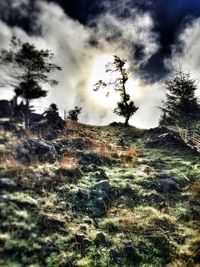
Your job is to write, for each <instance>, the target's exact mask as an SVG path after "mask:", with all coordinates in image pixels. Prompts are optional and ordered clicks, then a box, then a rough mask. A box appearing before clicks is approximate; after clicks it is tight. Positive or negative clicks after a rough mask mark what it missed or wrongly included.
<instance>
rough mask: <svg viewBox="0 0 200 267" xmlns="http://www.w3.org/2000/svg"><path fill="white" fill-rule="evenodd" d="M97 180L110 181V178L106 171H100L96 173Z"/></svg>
mask: <svg viewBox="0 0 200 267" xmlns="http://www.w3.org/2000/svg"><path fill="white" fill-rule="evenodd" d="M96 179H97V180H108V179H109V177H108V176H107V174H106V172H105V171H104V170H100V171H98V172H97V173H96Z"/></svg>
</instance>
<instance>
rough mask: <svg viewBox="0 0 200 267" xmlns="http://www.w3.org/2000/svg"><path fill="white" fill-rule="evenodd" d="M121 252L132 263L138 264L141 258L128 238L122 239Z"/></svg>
mask: <svg viewBox="0 0 200 267" xmlns="http://www.w3.org/2000/svg"><path fill="white" fill-rule="evenodd" d="M123 254H124V255H125V256H126V257H127V259H128V261H129V262H132V263H134V264H138V263H139V262H140V261H141V260H142V258H141V256H140V255H139V254H138V252H137V249H136V248H135V247H134V246H133V244H132V241H130V240H125V241H124V248H123Z"/></svg>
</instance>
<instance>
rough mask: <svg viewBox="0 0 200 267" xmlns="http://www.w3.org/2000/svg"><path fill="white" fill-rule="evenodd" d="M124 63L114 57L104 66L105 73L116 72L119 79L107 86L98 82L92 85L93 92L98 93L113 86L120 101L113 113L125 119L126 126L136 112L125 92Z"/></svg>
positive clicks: (125, 73) (125, 71)
mask: <svg viewBox="0 0 200 267" xmlns="http://www.w3.org/2000/svg"><path fill="white" fill-rule="evenodd" d="M125 63H126V61H125V60H122V59H120V58H119V57H118V56H116V55H115V56H114V60H113V62H111V63H108V65H107V66H106V72H117V73H119V77H118V78H116V80H115V81H114V82H109V83H108V84H107V83H105V82H104V81H102V80H99V81H98V82H97V83H96V84H95V85H94V91H98V90H99V89H100V88H101V87H107V86H113V87H114V89H115V91H117V92H119V94H120V97H121V101H120V102H118V103H117V107H116V108H115V109H114V113H115V114H117V115H119V116H122V117H124V118H125V122H124V125H125V126H127V125H128V122H129V119H130V118H131V116H133V114H134V113H135V112H136V111H137V110H138V107H136V106H135V104H134V102H133V101H132V100H131V99H130V95H129V94H128V93H127V91H126V82H127V81H128V74H127V70H126V68H125V67H124V66H125Z"/></svg>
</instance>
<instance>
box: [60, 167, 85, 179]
mask: <svg viewBox="0 0 200 267" xmlns="http://www.w3.org/2000/svg"><path fill="white" fill-rule="evenodd" d="M56 174H57V175H61V176H64V177H68V178H71V179H79V178H81V177H82V176H83V173H82V171H81V170H80V169H79V168H75V169H66V168H59V169H58V170H57V171H56Z"/></svg>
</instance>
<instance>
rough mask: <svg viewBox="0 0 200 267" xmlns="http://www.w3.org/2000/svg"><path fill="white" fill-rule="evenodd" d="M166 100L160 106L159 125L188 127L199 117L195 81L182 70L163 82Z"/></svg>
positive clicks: (199, 108) (199, 109)
mask: <svg viewBox="0 0 200 267" xmlns="http://www.w3.org/2000/svg"><path fill="white" fill-rule="evenodd" d="M165 89H166V100H165V101H163V107H161V111H162V114H161V118H160V125H165V126H169V125H171V126H180V127H184V128H189V127H191V126H193V125H194V124H195V122H196V121H197V120H198V119H199V116H200V115H199V112H200V106H199V103H198V99H197V97H196V95H195V93H196V90H197V83H196V81H195V80H194V79H192V78H191V76H190V73H185V72H183V71H182V70H180V71H177V72H176V73H175V75H174V76H173V77H172V78H171V79H169V80H167V81H166V82H165Z"/></svg>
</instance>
